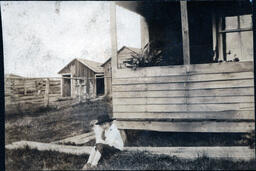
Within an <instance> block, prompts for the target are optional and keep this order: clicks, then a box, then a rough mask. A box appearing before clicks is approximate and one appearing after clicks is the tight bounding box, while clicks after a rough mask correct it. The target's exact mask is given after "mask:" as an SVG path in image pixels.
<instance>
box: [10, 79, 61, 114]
mask: <svg viewBox="0 0 256 171" xmlns="http://www.w3.org/2000/svg"><path fill="white" fill-rule="evenodd" d="M60 95H61V80H60V79H54V78H5V108H6V111H7V112H8V111H13V110H15V109H17V108H24V107H25V106H27V108H29V107H31V106H35V105H36V106H38V105H39V106H48V105H49V103H51V102H52V101H55V100H57V98H58V97H60Z"/></svg>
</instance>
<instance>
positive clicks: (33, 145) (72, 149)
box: [5, 141, 92, 155]
mask: <svg viewBox="0 0 256 171" xmlns="http://www.w3.org/2000/svg"><path fill="white" fill-rule="evenodd" d="M27 147H29V148H30V149H36V150H39V151H56V152H60V153H68V154H74V155H84V154H87V155H89V154H90V152H91V149H92V147H88V146H82V147H77V146H70V145H58V144H50V143H40V142H33V141H18V142H14V143H12V144H8V145H6V146H5V148H6V149H8V150H16V149H25V148H27Z"/></svg>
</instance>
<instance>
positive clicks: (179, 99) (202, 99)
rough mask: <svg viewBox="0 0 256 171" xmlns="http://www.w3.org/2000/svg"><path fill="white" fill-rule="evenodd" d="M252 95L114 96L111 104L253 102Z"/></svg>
mask: <svg viewBox="0 0 256 171" xmlns="http://www.w3.org/2000/svg"><path fill="white" fill-rule="evenodd" d="M253 102H254V96H240V97H232V96H228V97H214V96H213V97H188V98H187V99H185V97H175V98H172V97H166V98H163V97H157V98H150V97H144V98H137V97H132V98H114V99H113V104H114V105H119V104H134V105H136V104H167V103H168V104H184V103H187V104H198V103H199V104H208V103H216V104H218V103H253Z"/></svg>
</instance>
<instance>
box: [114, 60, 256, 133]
mask: <svg viewBox="0 0 256 171" xmlns="http://www.w3.org/2000/svg"><path fill="white" fill-rule="evenodd" d="M112 75H113V78H112V89H113V92H112V96H113V116H114V118H116V119H117V121H118V127H119V128H120V129H138V130H154V131H170V132H172V131H175V132H248V131H251V130H253V129H254V120H253V119H254V88H253V87H254V83H253V62H237V63H235V62H228V63H212V64H197V65H189V66H183V65H182V66H164V67H147V68H138V69H137V70H135V71H134V70H132V69H119V70H117V72H115V73H112ZM199 121H200V122H199Z"/></svg>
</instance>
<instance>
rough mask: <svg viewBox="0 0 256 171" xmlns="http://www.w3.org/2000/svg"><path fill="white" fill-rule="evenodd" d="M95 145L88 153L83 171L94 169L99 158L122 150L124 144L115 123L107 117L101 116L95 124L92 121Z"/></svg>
mask: <svg viewBox="0 0 256 171" xmlns="http://www.w3.org/2000/svg"><path fill="white" fill-rule="evenodd" d="M91 124H92V125H93V130H94V133H95V138H96V144H95V146H94V147H93V149H92V151H91V152H90V156H89V159H88V161H87V163H86V164H85V165H84V167H83V170H86V169H90V168H93V167H96V166H97V164H98V162H99V161H100V159H101V157H103V158H104V159H107V158H109V157H110V156H111V155H113V154H115V153H117V152H120V151H122V150H123V147H124V142H123V140H122V137H121V134H120V132H119V130H118V129H117V126H116V124H115V121H113V119H110V118H109V116H108V115H101V116H99V117H98V120H97V122H94V121H92V122H91Z"/></svg>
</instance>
